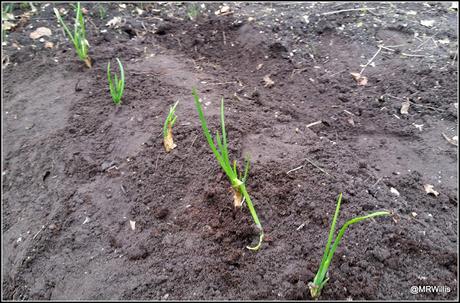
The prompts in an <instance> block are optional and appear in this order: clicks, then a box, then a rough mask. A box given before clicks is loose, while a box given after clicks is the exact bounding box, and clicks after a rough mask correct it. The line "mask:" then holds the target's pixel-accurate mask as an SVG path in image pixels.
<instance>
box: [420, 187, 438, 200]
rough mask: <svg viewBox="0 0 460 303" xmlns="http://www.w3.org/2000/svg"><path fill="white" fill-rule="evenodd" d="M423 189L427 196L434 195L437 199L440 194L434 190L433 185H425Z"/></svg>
mask: <svg viewBox="0 0 460 303" xmlns="http://www.w3.org/2000/svg"><path fill="white" fill-rule="evenodd" d="M423 187H424V188H425V191H426V193H427V194H432V195H434V196H436V197H437V196H439V192H437V191H435V190H434V186H433V185H431V184H425V185H423Z"/></svg>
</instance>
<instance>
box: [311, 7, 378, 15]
mask: <svg viewBox="0 0 460 303" xmlns="http://www.w3.org/2000/svg"><path fill="white" fill-rule="evenodd" d="M377 8H378V7H362V8H350V9H342V10H338V11H332V12H327V13H322V14H320V16H327V15H333V14H340V13H346V12H353V11H361V10H372V9H377Z"/></svg>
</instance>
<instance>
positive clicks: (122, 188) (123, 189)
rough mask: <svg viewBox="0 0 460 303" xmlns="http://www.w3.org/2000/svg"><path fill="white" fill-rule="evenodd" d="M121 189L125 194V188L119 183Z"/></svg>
mask: <svg viewBox="0 0 460 303" xmlns="http://www.w3.org/2000/svg"><path fill="white" fill-rule="evenodd" d="M120 188H121V191H122V192H123V193H124V194H125V195H126V190H125V187H124V186H123V184H120Z"/></svg>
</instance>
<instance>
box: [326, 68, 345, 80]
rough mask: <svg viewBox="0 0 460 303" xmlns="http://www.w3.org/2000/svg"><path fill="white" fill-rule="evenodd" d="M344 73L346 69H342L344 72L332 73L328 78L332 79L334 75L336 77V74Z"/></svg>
mask: <svg viewBox="0 0 460 303" xmlns="http://www.w3.org/2000/svg"><path fill="white" fill-rule="evenodd" d="M344 71H346V69H344V70H342V71H340V72H336V73H333V74H332V75H330V76H329V78H332V77H334V76H336V75H338V74H341V73H343V72H344Z"/></svg>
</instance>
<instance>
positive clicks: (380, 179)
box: [371, 177, 383, 188]
mask: <svg viewBox="0 0 460 303" xmlns="http://www.w3.org/2000/svg"><path fill="white" fill-rule="evenodd" d="M382 179H383V177H380V178H379V179H378V180H377V182H375V183H374V184H373V185H372V186H371V188H373V187H375V186H376V185H377V184H378V183H379V182H380V181H382Z"/></svg>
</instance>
